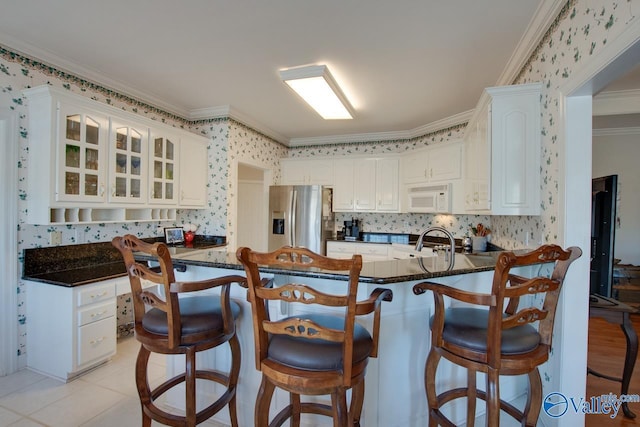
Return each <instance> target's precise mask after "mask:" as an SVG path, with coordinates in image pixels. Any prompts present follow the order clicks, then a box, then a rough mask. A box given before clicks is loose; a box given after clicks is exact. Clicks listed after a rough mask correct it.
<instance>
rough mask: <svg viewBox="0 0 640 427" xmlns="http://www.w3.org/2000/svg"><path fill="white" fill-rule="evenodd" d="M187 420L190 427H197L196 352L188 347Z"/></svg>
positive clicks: (186, 381)
mask: <svg viewBox="0 0 640 427" xmlns="http://www.w3.org/2000/svg"><path fill="white" fill-rule="evenodd" d="M185 361H186V364H185V380H184V381H185V391H186V404H185V418H186V423H187V426H188V427H195V425H196V352H195V348H194V347H188V348H187V352H186V353H185Z"/></svg>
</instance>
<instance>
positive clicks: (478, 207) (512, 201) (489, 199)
mask: <svg viewBox="0 0 640 427" xmlns="http://www.w3.org/2000/svg"><path fill="white" fill-rule="evenodd" d="M540 90H541V85H540V84H539V83H532V84H525V85H516V86H502V87H494V88H487V89H485V91H484V93H483V95H482V97H481V99H480V101H479V103H478V107H476V112H475V113H474V116H473V117H472V118H471V120H470V121H469V124H468V126H467V132H466V133H465V137H464V158H465V167H464V171H465V207H466V210H467V211H468V212H470V213H489V214H493V215H539V214H540V157H541V153H540V132H541V130H540Z"/></svg>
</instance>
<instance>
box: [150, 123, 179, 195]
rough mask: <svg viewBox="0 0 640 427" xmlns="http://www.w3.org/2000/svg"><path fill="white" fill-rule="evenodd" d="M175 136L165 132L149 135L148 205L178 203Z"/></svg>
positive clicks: (176, 143) (176, 140) (177, 140)
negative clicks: (149, 187)
mask: <svg viewBox="0 0 640 427" xmlns="http://www.w3.org/2000/svg"><path fill="white" fill-rule="evenodd" d="M179 141H180V139H179V138H178V137H177V136H174V135H172V134H171V133H167V132H166V131H152V133H151V156H150V157H151V159H150V160H151V173H150V174H149V182H150V184H151V193H150V194H149V197H150V198H149V203H152V204H161V205H163V204H169V205H175V204H176V203H177V202H178V198H177V194H176V193H177V189H178V186H177V184H176V178H177V175H176V173H177V171H178V142H179Z"/></svg>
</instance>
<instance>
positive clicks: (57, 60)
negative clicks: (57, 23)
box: [0, 32, 189, 118]
mask: <svg viewBox="0 0 640 427" xmlns="http://www.w3.org/2000/svg"><path fill="white" fill-rule="evenodd" d="M0 40H2V44H3V45H4V46H6V47H8V48H9V49H11V50H12V51H15V52H16V53H20V54H23V55H24V56H27V57H30V58H34V59H37V60H38V61H39V62H42V63H46V64H47V65H49V66H51V67H53V68H55V69H56V70H59V71H63V72H65V73H69V74H71V75H73V76H76V77H79V78H81V79H83V80H87V81H90V82H91V83H94V84H96V85H98V86H101V87H103V88H105V89H109V90H112V91H114V92H117V93H120V94H126V96H128V97H130V98H135V99H137V100H138V101H141V102H143V103H146V104H150V105H151V106H153V107H157V108H159V109H161V110H162V111H165V112H167V113H170V114H174V115H176V116H178V117H182V118H186V117H187V116H188V115H189V112H188V110H187V109H186V108H184V107H182V108H181V107H179V106H176V105H170V104H168V103H166V102H164V101H162V100H161V99H159V98H156V97H154V96H153V95H150V94H148V93H143V92H141V91H139V90H136V89H135V88H133V87H130V86H127V85H124V84H122V83H119V82H117V81H115V80H113V79H111V78H109V77H108V76H106V75H105V74H102V73H100V72H99V71H96V70H94V69H91V68H86V67H83V66H82V65H80V64H77V63H74V62H71V61H69V60H67V59H65V58H63V57H61V56H58V55H54V54H52V53H51V52H49V51H48V50H44V49H41V48H39V47H37V46H34V45H32V44H29V43H25V42H24V41H21V40H19V39H16V38H14V37H12V36H9V35H7V34H4V33H2V32H0Z"/></svg>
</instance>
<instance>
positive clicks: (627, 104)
mask: <svg viewBox="0 0 640 427" xmlns="http://www.w3.org/2000/svg"><path fill="white" fill-rule="evenodd" d="M636 113H640V89H632V90H616V91H611V92H602V93H600V94H598V95H596V96H594V97H593V115H594V116H611V115H615V114H636Z"/></svg>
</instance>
